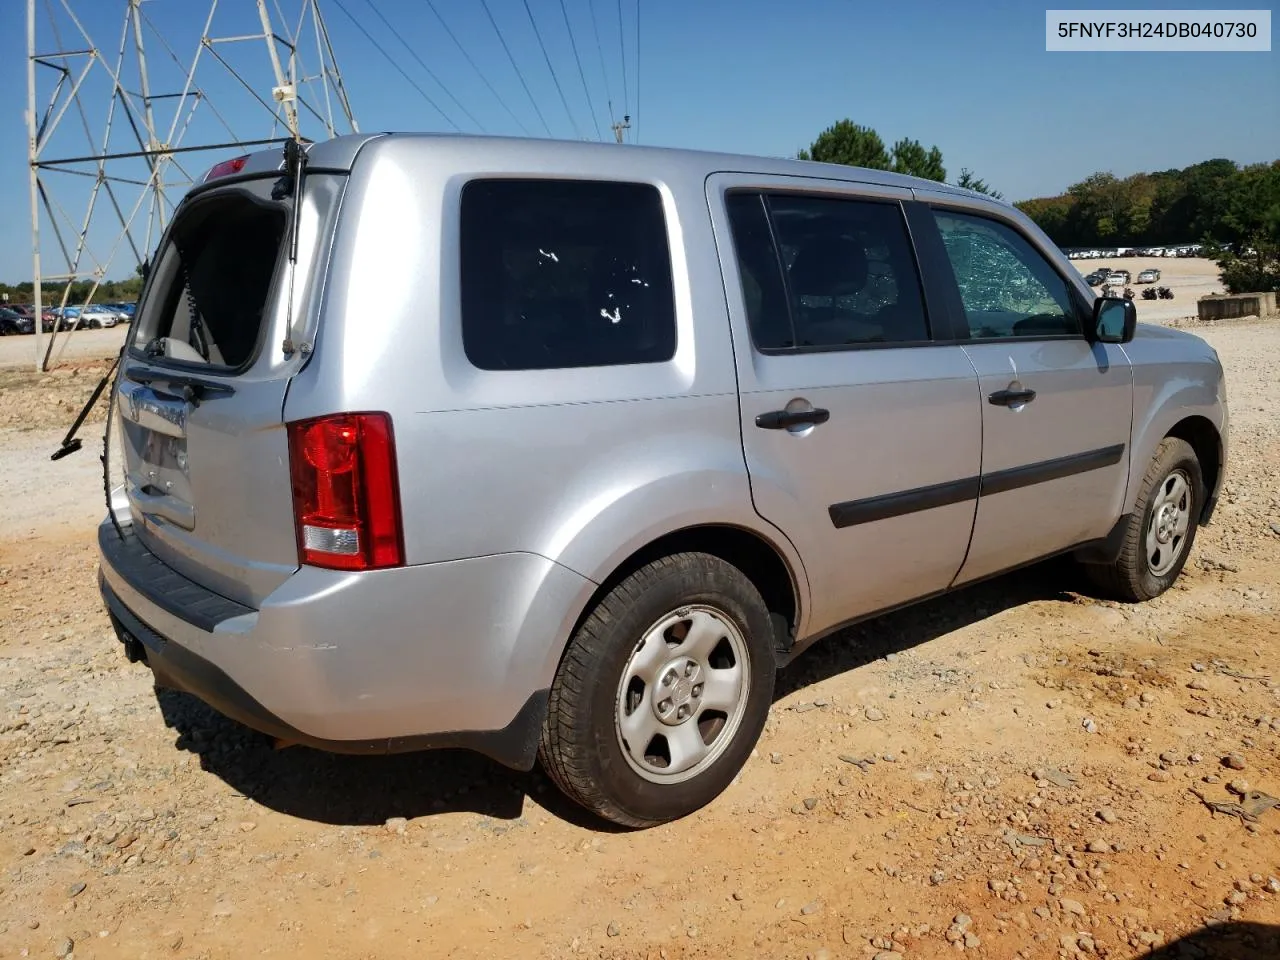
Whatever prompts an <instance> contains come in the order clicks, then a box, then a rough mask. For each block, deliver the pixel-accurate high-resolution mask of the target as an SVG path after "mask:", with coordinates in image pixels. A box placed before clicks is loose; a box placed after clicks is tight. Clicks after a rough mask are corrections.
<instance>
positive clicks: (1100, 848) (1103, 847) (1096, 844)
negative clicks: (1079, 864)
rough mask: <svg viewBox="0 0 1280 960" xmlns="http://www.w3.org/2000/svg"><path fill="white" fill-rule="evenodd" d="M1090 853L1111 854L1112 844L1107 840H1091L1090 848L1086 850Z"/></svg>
mask: <svg viewBox="0 0 1280 960" xmlns="http://www.w3.org/2000/svg"><path fill="white" fill-rule="evenodd" d="M1085 849H1086V850H1088V851H1089V852H1090V853H1110V852H1111V844H1109V843H1107V841H1105V840H1090V841H1089V846H1088V847H1086V848H1085Z"/></svg>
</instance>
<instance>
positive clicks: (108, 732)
mask: <svg viewBox="0 0 1280 960" xmlns="http://www.w3.org/2000/svg"><path fill="white" fill-rule="evenodd" d="M1198 332H1200V333H1201V334H1202V335H1203V336H1204V337H1205V338H1206V339H1207V340H1208V341H1209V342H1210V343H1211V344H1213V346H1214V347H1215V348H1216V349H1217V350H1218V351H1219V353H1220V355H1221V357H1222V360H1223V363H1224V364H1225V366H1226V369H1227V374H1228V383H1229V391H1230V403H1231V412H1232V418H1233V420H1232V428H1233V433H1232V437H1231V453H1230V465H1229V473H1228V479H1227V485H1226V491H1225V495H1224V497H1223V501H1222V503H1221V506H1220V507H1219V510H1218V514H1217V517H1216V519H1215V522H1214V523H1213V525H1212V526H1210V527H1208V528H1206V529H1204V530H1202V531H1200V536H1199V539H1198V540H1197V542H1196V545H1195V548H1194V554H1193V556H1192V560H1191V562H1190V563H1189V565H1188V568H1187V571H1186V573H1185V574H1184V576H1183V578H1182V579H1181V581H1180V582H1179V583H1178V584H1177V586H1176V587H1175V589H1173V590H1171V591H1170V592H1169V593H1168V594H1166V595H1165V596H1163V597H1161V598H1159V599H1157V600H1155V601H1153V602H1151V603H1149V604H1145V605H1142V606H1135V607H1131V606H1122V605H1117V604H1113V603H1108V602H1099V601H1096V600H1094V599H1092V598H1091V597H1090V596H1089V595H1088V593H1087V592H1084V590H1083V587H1082V585H1081V584H1080V582H1079V580H1078V579H1077V578H1076V576H1075V575H1074V571H1073V570H1072V569H1071V568H1070V566H1069V565H1068V564H1066V563H1062V562H1059V563H1051V564H1046V565H1042V566H1039V567H1036V568H1033V569H1030V570H1027V571H1024V572H1021V573H1018V574H1014V575H1010V576H1006V577H1002V578H1000V579H997V580H994V581H991V582H988V583H986V584H984V585H982V586H979V587H975V588H972V589H968V590H965V591H963V592H961V593H959V594H956V595H953V596H951V597H949V598H944V599H942V600H938V601H933V602H930V603H927V604H925V605H922V606H919V607H916V608H913V609H911V610H908V611H905V612H902V613H898V614H894V615H892V616H888V617H884V618H881V619H879V620H876V621H874V622H871V623H867V624H864V625H862V626H860V627H858V628H856V629H852V630H850V631H847V632H845V633H844V634H842V635H839V636H837V637H835V638H832V639H830V640H828V641H826V642H825V643H823V644H820V645H819V646H817V647H816V648H814V649H813V650H812V651H811V652H809V653H807V654H806V655H805V656H804V657H802V658H801V659H800V661H799V662H798V663H796V664H795V665H794V666H793V667H792V668H790V669H788V670H787V671H786V672H785V673H784V674H783V675H782V677H781V678H780V686H779V691H778V697H777V702H776V704H775V707H774V712H773V715H772V718H771V719H770V721H769V724H768V727H767V729H766V731H765V734H764V737H763V739H762V741H761V743H760V745H759V749H758V750H757V752H756V754H755V755H754V756H753V757H752V759H751V760H750V762H749V763H748V765H747V767H746V769H745V770H744V771H743V773H742V774H741V776H740V777H739V778H738V779H737V780H736V781H735V782H734V784H733V785H732V786H731V787H730V788H729V789H728V791H727V792H726V793H725V794H724V795H723V796H722V797H721V798H720V799H719V800H718V801H717V802H715V803H714V804H713V805H711V806H710V807H708V808H707V809H705V810H703V811H701V812H700V813H698V814H696V815H694V816H691V817H689V818H687V819H685V820H683V821H681V822H678V823H674V824H670V825H668V826H664V827H660V828H657V829H653V830H649V831H644V832H639V833H624V832H616V831H612V830H609V829H606V828H604V827H602V826H601V825H600V824H598V823H594V822H591V821H589V820H587V819H586V818H585V817H584V816H583V815H581V814H580V813H579V812H578V811H577V810H576V809H575V808H573V807H572V806H570V805H569V804H568V803H566V802H564V801H562V800H561V799H560V798H559V797H558V795H557V794H556V793H555V791H554V789H553V788H552V787H551V786H550V784H549V783H548V781H547V780H546V778H545V777H544V776H542V775H541V774H540V773H537V772H535V773H531V774H517V773H512V772H510V771H507V770H505V769H502V768H500V767H498V766H496V765H494V764H492V763H489V762H487V761H485V760H483V759H480V758H477V757H474V756H470V755H466V754H454V753H440V754H425V755H412V756H399V757H389V758H386V757H384V758H352V757H335V756H327V755H323V754H320V753H316V752H313V751H310V750H307V749H303V748H291V749H286V750H282V751H276V750H273V749H272V747H271V745H270V744H269V743H267V742H266V741H265V740H263V739H262V738H260V737H258V736H257V735H255V734H252V733H250V732H248V731H246V730H244V729H242V728H240V727H237V726H236V725H234V724H232V723H230V722H228V721H226V720H223V719H221V718H220V717H219V716H217V715H216V714H214V713H213V712H212V711H210V710H209V709H207V708H205V707H204V706H202V705H201V704H200V703H199V702H197V701H195V700H193V699H192V698H190V697H187V696H185V695H181V694H176V693H173V692H159V693H157V692H156V691H155V690H154V689H153V686H152V684H151V681H150V675H149V673H148V672H147V670H146V669H145V668H143V667H141V666H136V665H130V664H128V663H126V662H125V660H124V657H123V655H122V653H121V650H120V647H119V645H118V644H117V642H116V641H115V639H114V637H113V635H112V633H111V631H110V628H109V626H108V623H107V618H106V616H105V614H104V613H103V610H102V606H101V603H100V601H99V598H98V595H97V588H96V582H95V566H96V558H95V550H94V546H93V537H94V526H95V524H96V522H97V519H98V518H99V517H100V516H101V514H102V511H103V507H102V492H101V478H100V475H99V473H98V470H97V468H98V464H97V460H96V455H97V447H96V438H97V431H91V432H90V436H91V437H93V438H94V442H93V443H90V444H88V445H87V448H86V450H85V451H83V452H81V453H79V454H77V455H75V456H73V457H70V458H68V459H67V460H64V461H60V462H58V463H50V462H49V461H48V459H47V454H48V453H49V452H51V451H52V450H53V448H54V447H55V446H56V444H57V441H58V439H59V437H60V436H61V433H62V432H63V429H65V421H67V420H69V419H70V416H71V415H72V414H74V412H75V410H76V409H78V407H79V404H80V402H81V400H82V398H83V397H84V396H85V395H87V393H88V391H89V389H91V387H92V385H93V383H94V381H95V380H96V373H95V371H96V370H100V369H101V368H102V367H103V366H104V364H103V363H102V362H101V361H98V362H96V363H94V362H90V361H87V360H86V361H83V362H82V363H81V365H80V366H78V367H76V368H73V369H74V370H75V372H74V373H69V372H65V371H63V372H58V373H57V374H55V375H35V374H28V373H27V372H25V371H21V370H13V369H9V370H0V459H3V461H4V463H5V465H6V466H7V467H9V469H8V470H6V479H7V481H8V483H9V487H8V490H7V494H8V495H7V496H6V497H5V498H3V499H0V510H2V511H3V512H2V513H0V598H2V601H0V709H2V710H3V713H2V714H0V798H2V799H0V863H2V864H3V868H4V873H3V874H2V875H0V957H18V956H23V957H26V956H30V957H65V956H68V955H72V956H74V957H76V958H88V957H97V958H112V957H129V958H144V957H151V958H168V957H174V958H185V960H196V958H204V960H215V958H216V960H222V958H240V957H246V956H253V955H262V956H277V957H303V956H305V957H321V958H351V957H379V958H381V957H414V958H420V957H443V956H449V957H477V958H479V957H483V958H492V957H531V958H543V957H567V956H590V957H616V958H642V957H643V958H649V957H654V958H656V957H664V958H669V960H673V958H686V957H688V958H693V957H700V958H731V957H732V958H736V957H757V956H759V957H778V958H781V957H786V958H814V960H817V958H823V957H825V958H837V957H841V958H843V957H851V958H867V960H871V958H876V957H879V958H880V960H899V958H905V960H915V958H925V957H941V956H951V955H953V954H955V953H964V954H965V955H971V956H974V957H981V958H991V960H1010V958H1013V957H1021V958H1025V960H1039V958H1046V957H1047V958H1054V957H1076V956H1103V957H1110V958H1122V957H1123V958H1128V957H1139V956H1148V955H1151V954H1150V953H1149V951H1150V949H1151V948H1153V947H1159V946H1161V945H1165V944H1169V943H1171V942H1173V941H1177V940H1179V938H1184V937H1191V938H1192V939H1190V940H1182V941H1180V942H1181V943H1182V946H1181V948H1180V951H1181V952H1170V953H1167V954H1162V956H1168V957H1174V956H1187V957H1231V958H1236V957H1240V958H1254V957H1256V958H1260V960H1262V958H1268V960H1275V958H1276V957H1277V956H1280V944H1277V941H1276V940H1275V939H1274V937H1275V935H1276V931H1277V929H1280V927H1277V926H1276V925H1278V924H1280V808H1273V809H1257V813H1256V817H1255V818H1254V819H1245V818H1242V817H1240V816H1238V815H1233V814H1232V813H1231V812H1229V811H1231V810H1232V809H1233V808H1231V807H1222V808H1220V809H1221V810H1222V811H1227V812H1218V811H1215V810H1214V809H1212V808H1211V807H1210V806H1209V805H1208V804H1209V803H1215V804H1216V803H1224V804H1229V803H1232V802H1236V801H1240V800H1241V799H1242V798H1241V796H1240V794H1241V793H1242V792H1248V791H1263V792H1264V793H1265V794H1267V795H1273V796H1280V616H1278V615H1277V613H1278V611H1280V377H1278V376H1277V370H1280V323H1276V322H1272V323H1269V324H1263V323H1240V324H1221V325H1217V326H1214V327H1210V328H1201V329H1200V330H1198ZM104 339H105V338H104ZM1233 791H1234V792H1233ZM1202 798H1203V799H1202ZM1263 805H1265V801H1263V803H1262V804H1260V805H1259V808H1260V807H1261V806H1263ZM1215 931H1216V934H1218V935H1221V937H1222V939H1214V934H1215ZM1268 938H1271V939H1268Z"/></svg>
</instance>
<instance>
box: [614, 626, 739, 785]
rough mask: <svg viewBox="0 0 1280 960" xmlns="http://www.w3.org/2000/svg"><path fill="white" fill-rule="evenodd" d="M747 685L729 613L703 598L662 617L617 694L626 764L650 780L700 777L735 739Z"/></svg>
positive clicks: (631, 659) (637, 652)
mask: <svg viewBox="0 0 1280 960" xmlns="http://www.w3.org/2000/svg"><path fill="white" fill-rule="evenodd" d="M750 690H751V660H750V653H749V652H748V649H747V644H746V641H745V640H744V639H743V636H742V631H741V630H739V629H738V627H737V626H736V625H735V624H734V622H733V620H732V618H730V617H729V615H728V614H726V613H724V611H722V610H718V609H716V608H715V607H711V606H707V605H704V604H698V605H691V606H688V607H681V608H680V609H678V610H675V611H672V612H671V613H669V614H667V615H665V616H663V617H661V618H660V619H658V620H657V621H656V622H655V623H654V624H653V625H652V626H650V627H649V629H647V630H646V631H645V632H644V633H643V634H642V635H641V637H640V641H639V642H638V643H637V644H636V646H635V649H634V650H632V652H631V656H630V657H628V658H627V663H626V666H625V667H623V670H622V676H621V678H620V679H619V682H618V691H617V695H616V697H615V698H614V727H615V730H616V733H617V737H618V746H619V747H620V748H621V749H622V755H623V757H625V758H626V761H627V765H628V766H630V767H631V769H632V770H633V771H635V772H636V773H637V774H639V775H640V776H641V777H643V778H644V779H645V780H648V781H649V782H651V783H668V784H669V783H683V782H685V781H687V780H690V779H692V778H693V777H696V776H698V774H700V773H702V772H703V771H704V770H706V769H707V768H708V767H710V766H711V765H712V764H713V763H715V762H716V760H718V759H719V758H720V757H721V756H722V755H723V754H724V752H725V750H726V749H728V747H729V744H730V743H732V742H733V740H734V737H735V736H736V735H737V732H738V728H739V727H740V726H741V725H742V718H743V715H744V714H745V712H746V705H747V697H748V695H749V693H750Z"/></svg>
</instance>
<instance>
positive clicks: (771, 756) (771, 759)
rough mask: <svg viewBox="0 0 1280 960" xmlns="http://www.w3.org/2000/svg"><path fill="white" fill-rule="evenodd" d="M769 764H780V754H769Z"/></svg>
mask: <svg viewBox="0 0 1280 960" xmlns="http://www.w3.org/2000/svg"><path fill="white" fill-rule="evenodd" d="M769 762H770V763H781V762H782V754H780V753H771V754H769Z"/></svg>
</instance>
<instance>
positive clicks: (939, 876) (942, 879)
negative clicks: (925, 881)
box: [929, 870, 947, 887]
mask: <svg viewBox="0 0 1280 960" xmlns="http://www.w3.org/2000/svg"><path fill="white" fill-rule="evenodd" d="M946 882H947V875H946V873H945V872H943V871H942V870H935V871H933V873H931V874H929V883H930V884H931V885H932V886H935V887H936V886H938V885H939V884H942V883H946Z"/></svg>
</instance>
